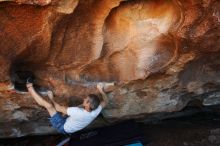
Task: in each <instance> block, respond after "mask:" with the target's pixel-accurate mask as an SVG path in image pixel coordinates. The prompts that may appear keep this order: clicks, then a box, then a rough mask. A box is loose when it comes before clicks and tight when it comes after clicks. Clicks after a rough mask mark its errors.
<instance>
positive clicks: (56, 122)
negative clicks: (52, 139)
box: [50, 112, 67, 134]
mask: <svg viewBox="0 0 220 146" xmlns="http://www.w3.org/2000/svg"><path fill="white" fill-rule="evenodd" d="M65 122H66V118H65V117H63V116H62V115H61V114H60V113H59V112H57V113H56V114H55V115H53V116H52V117H51V118H50V123H51V124H52V126H53V128H55V129H56V130H57V131H58V132H59V133H62V134H67V133H66V132H65V130H64V123H65Z"/></svg>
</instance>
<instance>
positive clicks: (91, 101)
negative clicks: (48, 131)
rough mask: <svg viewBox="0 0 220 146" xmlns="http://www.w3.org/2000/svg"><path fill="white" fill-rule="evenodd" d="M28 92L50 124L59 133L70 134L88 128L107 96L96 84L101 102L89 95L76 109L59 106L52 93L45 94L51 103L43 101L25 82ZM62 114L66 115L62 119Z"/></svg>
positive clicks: (28, 83)
mask: <svg viewBox="0 0 220 146" xmlns="http://www.w3.org/2000/svg"><path fill="white" fill-rule="evenodd" d="M26 86H27V89H28V92H29V93H30V94H31V96H32V97H33V98H34V99H35V101H36V102H37V103H38V104H39V105H40V106H43V107H44V108H46V109H47V111H48V113H49V115H50V117H51V118H50V123H51V124H52V127H53V128H55V129H56V130H57V131H58V132H59V133H62V134H71V133H74V132H76V131H79V130H81V129H83V128H85V127H86V126H88V125H89V124H90V123H91V122H92V121H93V120H94V119H95V118H96V117H97V116H98V115H99V113H100V112H101V110H102V109H103V108H104V107H105V106H106V105H107V103H108V99H107V95H106V94H105V92H104V91H103V88H104V84H103V83H98V84H97V89H98V91H99V92H100V93H101V95H102V100H100V99H99V97H98V96H97V95H95V94H89V95H88V96H86V97H85V98H84V100H83V103H82V104H81V105H80V106H77V107H66V106H61V105H59V104H58V103H57V102H55V100H54V96H53V93H52V92H51V91H48V92H47V95H48V97H49V99H50V100H51V101H52V103H50V102H47V101H46V100H45V99H43V98H42V97H41V96H40V95H39V94H38V93H37V92H36V91H35V89H34V88H33V83H31V82H27V84H26ZM62 114H64V115H67V117H64V116H63V115H62Z"/></svg>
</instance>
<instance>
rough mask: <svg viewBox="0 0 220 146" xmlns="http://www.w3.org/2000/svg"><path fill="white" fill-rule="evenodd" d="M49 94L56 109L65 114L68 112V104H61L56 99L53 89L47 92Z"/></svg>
mask: <svg viewBox="0 0 220 146" xmlns="http://www.w3.org/2000/svg"><path fill="white" fill-rule="evenodd" d="M47 95H48V97H49V98H50V100H51V101H52V102H53V105H54V107H55V109H56V110H57V111H58V112H61V113H63V114H65V115H66V114H67V108H68V107H66V106H62V105H59V104H58V103H57V102H56V101H55V100H54V95H53V92H52V91H48V92H47Z"/></svg>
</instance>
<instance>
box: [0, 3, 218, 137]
mask: <svg viewBox="0 0 220 146" xmlns="http://www.w3.org/2000/svg"><path fill="white" fill-rule="evenodd" d="M16 2H17V3H16ZM41 2H42V3H43V4H42V3H41ZM36 5H41V6H36ZM219 37H220V2H219V1H218V0H180V1H177V0H173V1H163V0H151V1H146V0H128V1H123V0H104V1H101V0H90V1H88V0H79V1H78V0H65V1H34V3H33V2H32V1H22V2H20V1H15V2H1V3H0V39H1V41H0V66H1V71H0V97H1V98H0V105H1V108H0V110H1V114H0V123H1V124H0V125H1V126H2V127H1V128H0V133H1V135H2V137H10V136H11V137H12V136H22V135H27V134H30V133H35V134H46V133H53V132H54V131H53V129H51V128H50V127H49V123H48V120H47V117H48V116H49V115H48V114H47V113H46V111H45V110H44V109H43V108H41V107H39V106H38V105H37V104H36V103H35V101H33V99H32V98H31V97H30V96H29V95H28V94H20V93H18V92H15V91H14V90H13V89H12V84H14V83H15V81H16V80H17V78H18V77H17V73H18V72H22V71H23V72H24V71H25V72H27V71H29V72H32V73H33V74H34V75H35V77H36V84H38V85H39V86H42V87H44V88H49V89H50V90H53V92H54V93H55V95H56V96H57V97H56V100H57V101H58V102H59V103H61V104H63V105H70V104H75V105H76V104H77V103H79V102H80V101H81V100H82V98H83V97H84V96H86V95H87V94H88V93H97V90H96V89H95V85H96V83H97V82H99V81H104V82H115V83H116V86H115V88H114V90H113V91H111V92H109V94H108V96H109V99H110V103H109V105H108V107H107V108H106V109H105V110H104V111H103V115H104V117H105V118H106V119H107V120H112V119H114V120H115V119H116V120H122V119H127V118H138V117H145V118H146V119H147V118H149V119H150V117H149V115H148V114H151V115H152V114H155V113H161V112H174V111H180V110H181V109H183V108H184V107H186V106H187V105H188V104H189V102H190V103H191V101H194V100H199V101H200V102H201V103H202V102H203V103H204V105H212V104H215V103H217V101H218V100H220V99H219V97H220V94H219V90H220V78H219V76H220V59H219V57H220V39H219ZM214 97H215V98H214ZM203 100H204V101H203ZM201 105H202V104H200V106H201ZM21 123H22V124H21ZM3 127H4V128H3Z"/></svg>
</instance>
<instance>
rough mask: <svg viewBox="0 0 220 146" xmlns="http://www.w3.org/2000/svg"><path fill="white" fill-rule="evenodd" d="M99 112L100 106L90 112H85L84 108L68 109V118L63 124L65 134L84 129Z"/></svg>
mask: <svg viewBox="0 0 220 146" xmlns="http://www.w3.org/2000/svg"><path fill="white" fill-rule="evenodd" d="M101 110H102V106H101V105H99V106H98V108H97V109H95V110H93V111H91V112H88V111H86V110H85V109H84V108H79V107H68V108H67V115H69V117H68V118H67V119H66V122H65V124H64V130H65V132H67V133H73V132H76V131H79V130H81V129H83V128H85V127H86V126H88V125H89V124H90V123H91V122H92V121H93V120H94V119H95V118H96V117H97V116H98V115H99V113H100V112H101Z"/></svg>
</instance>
